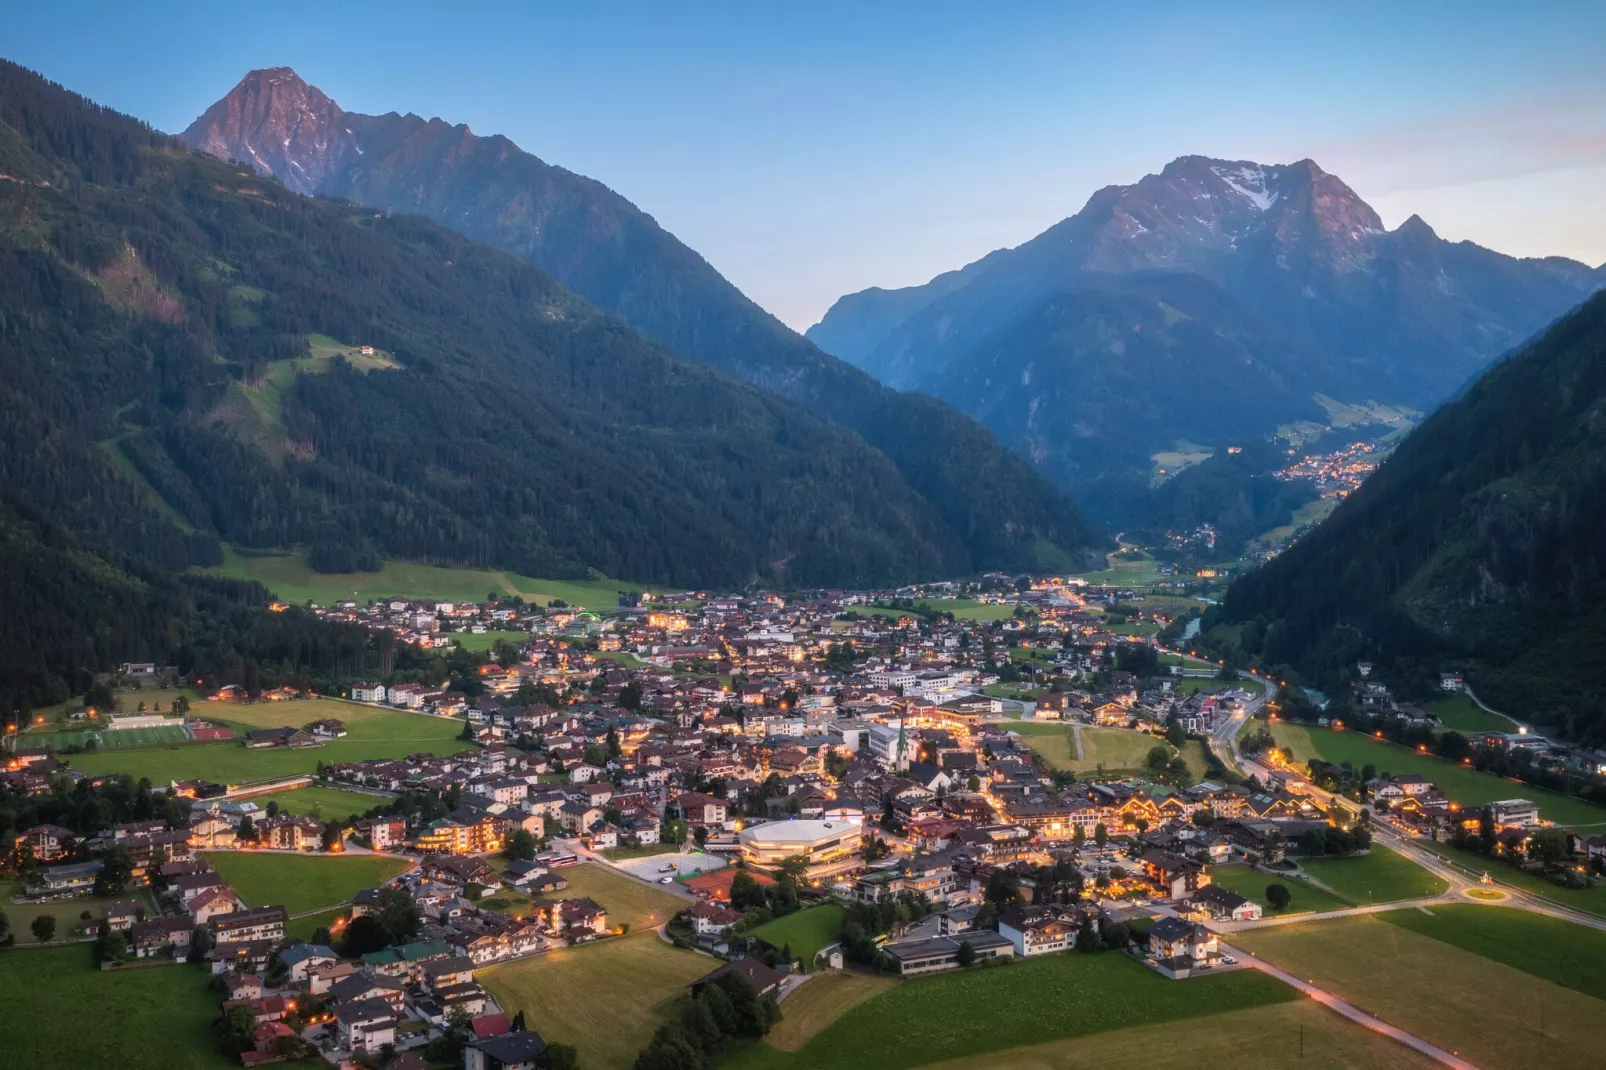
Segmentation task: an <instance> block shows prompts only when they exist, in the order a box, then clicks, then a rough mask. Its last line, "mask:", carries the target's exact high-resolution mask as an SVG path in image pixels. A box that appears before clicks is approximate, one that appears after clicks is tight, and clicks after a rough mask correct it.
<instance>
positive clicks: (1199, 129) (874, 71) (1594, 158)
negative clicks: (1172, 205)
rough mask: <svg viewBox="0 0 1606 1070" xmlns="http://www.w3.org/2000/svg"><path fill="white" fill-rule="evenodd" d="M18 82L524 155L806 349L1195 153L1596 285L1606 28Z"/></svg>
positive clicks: (10, 53)
mask: <svg viewBox="0 0 1606 1070" xmlns="http://www.w3.org/2000/svg"><path fill="white" fill-rule="evenodd" d="M1302 7H1308V8H1312V9H1314V10H1298V9H1299V8H1302ZM1119 8H1130V9H1131V10H1130V11H1121V10H1119ZM1139 11H1141V14H1139V13H1138V12H1139ZM0 55H4V56H5V57H6V58H8V59H12V60H15V61H17V62H20V63H23V64H26V65H28V66H30V67H34V68H36V69H39V70H41V71H43V72H44V73H45V74H47V75H48V76H50V77H51V78H53V79H55V80H56V81H59V82H62V83H63V84H65V85H67V86H68V87H69V88H72V89H74V90H77V91H79V92H82V93H85V94H87V95H89V96H91V97H93V98H95V99H96V100H98V101H100V102H101V103H104V104H107V105H110V106H112V107H115V108H118V109H119V110H122V111H126V112H130V113H132V114H134V115H138V116H140V117H141V118H143V119H146V120H148V121H149V122H151V123H152V124H154V125H156V126H158V127H160V128H162V129H166V130H171V131H177V130H180V129H182V128H183V127H185V126H186V125H188V124H189V122H190V121H191V120H192V119H193V118H194V117H195V116H196V115H198V114H199V113H200V112H201V111H203V110H204V109H205V108H206V107H207V106H208V105H209V104H211V103H212V102H213V101H214V100H216V99H217V98H218V97H220V96H222V95H223V94H224V93H226V92H227V91H228V90H229V89H230V88H231V87H232V86H233V85H234V84H235V82H237V81H238V80H239V78H240V76H241V75H242V74H244V73H245V72H246V71H247V70H249V69H251V68H254V67H265V66H278V65H287V66H292V67H294V68H295V69H296V70H297V71H298V72H300V74H301V75H302V76H303V77H304V78H306V79H307V80H308V81H309V82H312V83H313V84H314V85H317V86H319V87H320V88H322V89H323V90H324V91H325V92H327V93H328V94H329V95H330V96H331V97H333V98H334V99H335V100H336V101H337V102H338V103H339V104H340V105H341V106H342V107H345V108H347V109H349V110H351V111H359V112H386V111H392V110H394V111H402V112H407V111H413V112H417V113H419V114H421V115H424V116H435V115H439V116H441V117H442V118H444V119H447V120H449V121H452V122H466V123H468V124H469V125H470V126H471V127H473V128H474V129H475V130H476V131H478V132H480V133H503V134H506V135H508V136H509V137H511V138H512V139H513V140H514V141H516V142H517V143H518V144H519V145H520V146H521V147H522V148H524V149H526V150H528V151H530V152H533V153H535V154H536V155H538V156H540V157H542V158H543V159H545V160H547V161H549V162H552V163H556V164H560V165H562V166H564V167H567V168H569V169H570V170H574V171H578V172H581V173H583V174H587V175H590V176H592V177H594V178H597V179H600V180H601V181H603V182H605V183H607V184H608V185H610V186H612V187H613V188H614V189H616V190H618V191H619V192H620V193H623V194H624V195H625V196H627V197H629V198H630V199H631V200H633V201H634V202H635V203H636V204H638V205H640V206H641V207H642V208H643V209H645V210H646V211H648V212H650V213H652V214H653V215H654V216H655V217H656V218H657V219H658V220H659V222H660V223H662V224H663V225H664V226H666V227H668V228H669V229H670V230H672V231H674V232H675V233H676V234H677V235H679V236H680V237H681V238H682V239H683V240H684V241H686V242H687V243H688V244H690V245H691V246H692V247H693V248H695V249H697V250H698V251H699V252H701V253H702V254H703V255H704V256H705V257H707V258H708V260H709V261H710V262H711V263H713V264H714V266H715V267H717V268H718V269H720V271H722V272H723V273H724V274H725V275H726V276H727V277H729V278H730V279H731V280H732V281H733V282H735V283H736V284H737V285H738V286H740V287H741V288H742V289H743V290H745V291H746V292H747V293H748V294H749V296H751V297H753V298H754V299H755V300H756V301H758V302H759V303H760V304H762V305H764V306H765V307H766V308H768V309H770V310H771V311H773V312H774V313H776V314H777V315H778V316H780V317H781V318H782V319H784V320H786V321H787V322H788V323H791V324H792V325H793V326H797V327H800V328H801V327H804V326H807V325H808V324H809V323H812V322H813V321H814V320H816V319H818V318H819V316H820V315H821V314H822V313H823V312H824V311H825V309H826V308H827V307H828V306H829V305H830V303H831V301H832V300H834V299H835V298H836V297H837V296H838V295H840V294H842V293H844V292H849V291H852V290H857V289H861V288H863V287H865V286H871V285H882V286H902V285H910V284H913V283H918V282H923V281H925V280H926V279H927V278H929V277H930V276H932V275H934V274H937V273H938V272H941V271H944V270H948V269H950V268H954V267H957V266H959V265H960V264H963V263H965V262H967V261H969V260H973V259H975V258H976V257H978V256H981V255H983V254H984V253H986V252H988V251H989V250H991V249H994V248H997V247H999V246H1004V245H1014V244H1018V243H1019V242H1021V241H1024V240H1026V239H1027V238H1029V237H1031V236H1032V235H1033V234H1036V233H1037V232H1039V231H1041V230H1043V229H1044V228H1045V227H1047V226H1049V225H1051V224H1052V223H1054V222H1056V221H1058V220H1059V219H1061V218H1063V217H1065V216H1067V215H1070V214H1072V213H1074V212H1075V211H1076V210H1077V209H1078V208H1080V207H1081V205H1082V204H1083V202H1084V201H1085V200H1086V199H1087V197H1088V195H1089V194H1090V193H1091V192H1092V191H1093V190H1095V189H1097V188H1098V187H1100V186H1103V185H1107V184H1111V183H1124V182H1131V181H1134V180H1136V179H1137V178H1139V177H1141V176H1142V175H1143V174H1145V173H1148V172H1153V171H1158V170H1159V169H1160V168H1161V167H1163V166H1164V165H1165V164H1166V162H1167V161H1169V160H1171V159H1173V158H1174V157H1176V156H1180V155H1184V154H1187V153H1200V154H1206V155H1212V156H1222V157H1228V158H1234V159H1237V158H1244V159H1254V160H1258V161H1261V162H1264V163H1282V162H1288V161H1291V160H1295V159H1299V158H1301V157H1305V156H1309V157H1311V158H1313V159H1315V160H1316V161H1317V162H1318V163H1319V164H1321V165H1322V166H1323V167H1324V168H1326V169H1327V170H1328V171H1331V172H1334V173H1336V174H1338V175H1339V176H1341V177H1343V178H1344V179H1345V180H1346V181H1347V182H1349V184H1350V185H1351V186H1353V187H1354V188H1355V189H1356V190H1357V192H1359V193H1360V194H1361V196H1363V197H1364V198H1366V199H1367V200H1368V201H1369V202H1370V203H1371V204H1372V205H1373V206H1374V207H1375V208H1377V210H1378V211H1379V212H1380V213H1381V214H1382V216H1383V217H1384V220H1385V221H1386V222H1387V223H1388V224H1389V225H1390V226H1395V225H1398V223H1400V222H1401V221H1402V220H1404V219H1405V218H1406V217H1407V216H1409V215H1411V214H1412V213H1413V212H1415V213H1418V214H1420V215H1421V216H1422V217H1423V218H1425V219H1426V220H1427V221H1428V222H1429V223H1430V224H1432V225H1433V226H1434V227H1435V228H1436V229H1437V230H1438V231H1439V233H1440V234H1442V235H1444V236H1445V237H1448V238H1454V239H1462V238H1465V239H1471V240H1474V241H1477V242H1480V243H1482V244H1485V245H1489V246H1491V247H1493V248H1496V249H1500V250H1502V251H1505V252H1510V253H1513V254H1517V255H1525V256H1532V255H1544V254H1562V255H1569V256H1573V257H1576V258H1578V259H1582V260H1586V261H1588V262H1589V263H1591V264H1598V263H1601V262H1602V261H1606V208H1603V206H1602V203H1601V192H1602V191H1603V190H1606V63H1602V62H1601V56H1602V55H1606V4H1603V3H1598V2H1596V3H1587V4H1585V3H1577V4H1561V3H1543V2H1528V3H1522V4H1511V3H1498V4H1496V3H1481V2H1476V0H1466V2H1459V3H1451V2H1449V0H1442V2H1424V3H1400V2H1396V3H1389V4H1370V3H1363V2H1351V3H1345V4H1323V5H1300V4H1288V3H1286V2H1284V3H1279V4H1267V5H1258V4H1210V5H1206V4H1188V5H1175V6H1171V5H1167V4H1164V3H1152V4H1145V5H1099V6H1097V7H1095V6H1094V5H1088V4H1075V3H1061V4H1050V5H1037V4H1029V3H1001V4H965V5H960V4H945V3H940V2H937V3H924V4H874V5H872V4H846V3H844V4H835V3H812V4H785V3H758V4H711V3H695V2H691V0H684V2H680V3H670V4H665V3H654V4H623V3H621V4H605V3H595V2H593V3H586V4H572V5H560V4H541V5H536V4H522V3H521V4H512V3H508V4H492V3H481V4H474V3H454V4H450V5H446V4H438V3H437V4H416V5H415V4H409V3H405V2H393V3H388V4H373V5H363V4H358V3H341V4H333V3H323V4H301V3H296V2H293V0H283V2H277V3H273V4H249V5H247V4H205V5H201V4H163V3H159V2H157V3H142V4H137V5H135V4H125V3H118V4H112V3H99V2H96V0H88V2H84V3H79V4H73V5H31V6H30V7H28V8H27V9H19V10H14V11H11V12H8V14H7V16H6V20H5V30H4V32H3V34H0Z"/></svg>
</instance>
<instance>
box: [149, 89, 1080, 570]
mask: <svg viewBox="0 0 1606 1070" xmlns="http://www.w3.org/2000/svg"><path fill="white" fill-rule="evenodd" d="M181 136H182V138H183V140H184V142H185V143H186V144H188V145H190V146H191V147H193V148H197V149H200V150H202V151H205V152H208V153H210V154H212V155H214V156H219V157H224V158H228V159H234V160H239V161H242V162H245V163H248V164H250V165H251V166H252V167H255V168H256V169H257V170H258V171H259V172H261V173H263V174H265V175H273V176H275V177H277V178H278V179H279V180H280V181H281V182H284V183H285V184H286V185H288V186H290V187H292V188H294V189H297V190H300V191H302V192H306V193H315V194H318V195H323V196H333V197H344V198H348V199H350V200H353V201H356V202H358V203H361V204H366V205H371V206H374V207H376V208H381V209H385V210H389V211H396V212H410V213H416V214H419V215H424V216H427V217H429V218H431V219H434V220H435V221H437V222H439V223H442V224H444V225H446V226H448V227H450V228H452V229H453V230H456V231H458V232H459V233H461V234H464V235H466V236H468V237H470V238H473V239H474V240H476V241H481V242H485V243H487V244H490V245H495V246H497V247H499V248H501V249H504V250H507V251H508V252H511V253H513V254H515V255H517V256H519V257H521V258H523V259H525V260H528V261H530V262H531V263H534V264H537V265H539V266H540V267H542V268H545V269H546V270H547V271H549V272H551V273H552V274H553V275H554V276H556V277H557V279H558V281H559V282H562V283H563V284H564V285H565V286H567V287H568V288H569V289H571V290H574V291H575V292H576V293H578V294H580V295H581V296H582V297H584V298H586V299H587V300H589V301H591V302H592V303H594V304H597V305H600V306H601V307H603V308H605V309H608V310H609V311H611V312H614V313H617V314H618V315H620V316H622V317H623V318H624V319H625V320H627V321H628V322H629V323H630V324H631V326H633V327H635V328H637V329H638V330H640V331H642V332H643V333H645V334H647V335H649V336H650V337H652V338H654V339H656V340H657V341H659V342H661V343H663V344H665V345H667V346H669V347H670V348H671V349H673V350H675V351H676V352H677V353H679V354H680V355H681V356H683V357H686V358H688V359H690V360H695V361H700V362H703V363H707V364H712V365H714V366H716V367H718V368H721V369H723V370H725V371H727V372H730V373H732V374H734V375H736V376H737V377H739V378H741V379H745V380H746V381H748V382H750V383H753V384H754V385H757V386H759V387H761V388H763V389H765V390H768V391H770V392H772V393H775V394H778V395H780V396H781V397H783V398H785V399H787V400H788V401H791V402H793V403H795V404H797V405H799V406H801V407H803V408H804V409H807V410H808V411H810V412H811V413H813V414H815V415H817V416H821V417H824V418H826V419H828V420H831V421H833V422H835V423H838V424H841V425H843V426H845V427H848V428H850V429H851V430H853V431H855V432H856V433H858V434H859V435H860V436H861V437H863V438H864V439H865V441H867V442H869V443H870V445H871V446H873V447H875V448H876V449H877V450H878V451H880V452H881V453H882V454H884V455H885V456H886V457H887V458H889V459H890V460H891V461H892V463H893V464H894V465H896V467H897V469H898V471H899V472H900V473H901V474H902V476H903V478H904V479H905V480H906V481H907V482H908V484H909V485H910V486H911V487H912V488H914V489H915V490H916V491H917V492H918V493H919V494H921V495H922V496H924V497H925V498H926V500H927V501H928V502H930V504H931V506H932V507H933V508H934V509H935V510H936V512H937V513H938V514H939V515H940V516H941V517H942V519H943V521H944V523H945V524H946V525H947V526H948V527H949V528H951V529H952V530H954V531H957V532H961V533H963V538H964V541H965V546H966V550H967V552H968V554H969V565H970V566H972V567H974V568H977V569H992V568H999V569H1026V568H1044V569H1053V568H1062V567H1066V566H1069V565H1072V564H1079V563H1083V562H1085V561H1087V560H1089V559H1090V556H1096V555H1095V551H1094V549H1093V548H1095V547H1097V546H1101V545H1102V544H1103V537H1102V536H1101V535H1099V534H1098V533H1097V532H1096V531H1094V530H1093V529H1092V528H1091V527H1089V525H1087V523H1086V522H1085V521H1084V520H1083V519H1082V517H1081V516H1080V514H1078V513H1077V511H1076V509H1075V507H1074V506H1072V505H1071V504H1070V502H1069V501H1068V500H1067V499H1066V498H1065V497H1064V496H1063V495H1062V494H1061V493H1059V492H1057V491H1055V490H1054V488H1053V487H1052V486H1050V485H1049V484H1048V483H1047V482H1046V481H1045V480H1044V479H1043V477H1042V476H1041V475H1040V474H1039V473H1037V472H1034V471H1033V470H1032V468H1031V467H1030V466H1029V465H1028V464H1027V463H1025V462H1024V461H1023V460H1022V459H1021V458H1019V457H1017V456H1015V455H1014V454H1012V453H1010V451H1008V450H1007V449H1005V448H1004V447H1003V446H1002V445H1001V444H1000V443H999V442H998V441H997V440H996V439H995V438H994V437H993V435H992V434H990V433H989V432H988V431H986V430H985V429H984V428H982V427H980V426H979V425H978V424H976V423H975V422H974V421H972V420H971V419H969V418H968V417H966V416H964V415H962V414H960V413H959V412H957V411H955V410H954V409H952V408H950V407H949V406H947V405H945V404H943V403H941V402H939V401H936V400H933V399H932V398H930V397H925V396H919V395H905V394H900V393H898V392H896V391H893V390H889V389H887V388H886V387H883V386H881V385H880V384H878V383H877V382H876V381H875V380H874V379H873V378H872V377H870V376H869V375H867V374H865V373H864V372H862V371H860V370H858V369H856V368H854V367H852V366H851V365H849V364H847V363H845V362H843V361H841V360H838V359H837V358H835V357H832V356H829V355H827V354H826V353H824V352H822V351H821V350H820V349H818V348H817V347H816V346H814V345H813V344H812V343H810V342H808V341H806V340H805V339H804V338H802V337H801V336H800V335H798V334H796V333H795V332H793V331H791V330H790V329H788V328H787V327H786V326H785V325H784V324H782V323H781V322H780V321H778V320H776V319H775V318H774V317H773V316H770V315H769V314H768V313H767V312H765V311H764V310H763V309H761V308H759V307H758V306H757V305H755V304H754V303H753V302H752V301H750V300H748V299H747V297H746V296H744V295H743V294H742V293H741V292H740V291H739V290H737V289H736V287H734V286H732V285H731V284H730V282H729V281H727V280H726V279H725V278H723V277H722V276H721V275H720V274H719V273H718V272H717V271H715V270H714V269H713V268H712V267H711V266H709V264H708V263H707V262H706V261H705V260H703V258H702V257H700V256H699V255H698V254H697V253H696V252H694V251H693V250H692V249H690V248H688V247H687V246H685V245H684V244H682V243H681V242H680V241H679V240H677V239H676V238H675V236H674V235H672V234H670V233H668V232H667V231H665V230H664V229H663V228H661V227H659V226H658V224H657V223H656V222H655V221H654V220H653V219H652V217H651V216H649V215H647V214H646V213H644V212H642V211H641V210H640V209H638V208H637V207H636V206H635V205H633V204H631V203H630V202H629V201H628V200H626V199H625V198H623V197H621V196H620V195H618V194H617V193H615V192H614V191H612V190H610V189H609V188H608V187H606V186H604V185H602V184H601V183H600V182H596V181H593V180H592V179H589V178H586V177H584V176H582V175H577V174H574V173H573V172H571V171H566V170H564V169H563V168H561V167H555V166H552V165H550V164H547V163H545V162H543V161H542V160H540V159H537V158H536V157H535V156H532V155H530V154H529V153H527V152H524V151H522V150H521V149H519V147H518V146H517V145H515V144H514V143H513V142H511V141H509V140H508V139H507V138H505V137H500V136H491V137H481V136H479V135H476V134H475V133H474V132H473V131H471V130H470V129H469V128H468V127H467V126H462V125H458V126H453V125H450V124H448V123H445V122H443V121H441V120H440V119H428V120H426V119H422V118H420V117H419V116H417V115H397V114H396V113H394V112H392V113H389V114H386V115H377V116H374V115H359V114H356V113H352V112H346V111H343V110H341V109H340V108H339V106H338V105H336V104H335V103H334V102H333V101H331V100H330V99H329V98H328V97H327V96H325V95H324V94H323V93H321V92H319V91H318V90H317V89H315V88H313V87H311V86H309V85H307V84H306V83H305V82H304V81H302V80H301V79H300V78H299V77H297V76H296V75H295V73H294V72H293V71H290V70H288V69H286V68H274V69H271V70H264V71H253V72H251V73H250V74H248V75H246V77H245V78H244V79H243V80H242V81H241V82H240V84H239V85H237V86H236V87H235V88H234V89H233V90H232V91H231V92H230V93H229V94H228V96H226V97H224V98H223V99H222V100H220V101H218V102H217V103H216V104H215V105H213V106H212V107H211V108H209V109H207V111H206V113H205V114H204V115H202V116H201V117H200V118H199V119H197V120H196V121H195V122H194V123H193V124H191V126H190V127H189V129H188V130H186V131H185V132H184V133H183V134H182V135H181Z"/></svg>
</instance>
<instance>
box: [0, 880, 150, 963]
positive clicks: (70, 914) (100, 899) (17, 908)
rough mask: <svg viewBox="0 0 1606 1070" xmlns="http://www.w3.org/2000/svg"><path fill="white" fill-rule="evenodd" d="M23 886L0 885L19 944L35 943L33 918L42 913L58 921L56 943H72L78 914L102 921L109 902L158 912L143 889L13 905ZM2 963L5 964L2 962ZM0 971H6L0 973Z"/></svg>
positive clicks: (4, 907)
mask: <svg viewBox="0 0 1606 1070" xmlns="http://www.w3.org/2000/svg"><path fill="white" fill-rule="evenodd" d="M21 890H22V889H21V886H20V885H19V884H18V883H16V882H14V881H5V882H0V910H3V911H5V912H6V917H7V918H8V919H10V921H11V935H13V936H15V937H16V938H17V943H18V944H32V943H34V942H35V941H34V938H33V929H32V928H31V926H32V925H33V919H35V918H37V917H39V916H40V915H41V914H49V915H50V916H52V917H53V918H55V919H56V935H55V936H54V937H53V938H52V939H55V940H71V939H73V938H74V933H73V930H74V929H76V928H77V927H78V926H79V925H81V924H83V921H82V919H80V918H79V915H80V914H82V913H83V912H84V911H86V910H87V911H89V913H90V914H92V915H93V916H94V919H95V920H96V921H99V920H100V908H101V907H103V906H105V905H106V904H108V903H115V902H118V901H119V900H122V899H133V900H136V901H137V902H141V903H144V904H145V909H146V910H147V911H148V912H149V913H151V914H155V913H156V907H155V906H154V905H153V904H152V903H151V898H150V894H149V893H148V892H147V891H146V890H145V889H144V888H131V889H129V890H128V891H126V892H124V893H123V894H122V895H111V896H100V895H83V896H78V897H77V898H75V899H62V900H57V901H56V902H54V903H33V902H29V903H13V902H12V901H11V897H12V896H14V895H17V894H18V893H19V892H20V891H21ZM0 961H4V960H3V959H0ZM0 972H4V971H3V970H0Z"/></svg>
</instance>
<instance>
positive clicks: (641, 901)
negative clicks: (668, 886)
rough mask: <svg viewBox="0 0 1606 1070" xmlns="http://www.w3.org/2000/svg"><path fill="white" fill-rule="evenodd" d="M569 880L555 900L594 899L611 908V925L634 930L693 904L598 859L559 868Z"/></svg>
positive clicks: (662, 921) (664, 919)
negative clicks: (624, 925) (625, 926)
mask: <svg viewBox="0 0 1606 1070" xmlns="http://www.w3.org/2000/svg"><path fill="white" fill-rule="evenodd" d="M557 873H558V875H559V876H561V877H563V878H564V879H565V880H567V881H568V882H569V886H568V887H567V888H565V889H564V890H563V891H561V892H555V893H553V898H556V899H577V898H579V897H581V896H584V897H586V898H587V899H594V900H596V901H597V902H598V903H601V904H602V906H603V907H604V908H605V909H606V910H607V911H608V926H609V927H610V928H617V927H618V926H619V925H621V924H628V925H629V926H630V928H631V929H632V930H636V929H646V928H650V927H652V926H654V925H662V924H663V923H664V922H666V921H668V920H669V919H670V918H672V917H674V916H675V915H676V914H678V913H680V912H681V911H682V910H685V909H686V908H687V907H688V906H690V905H691V901H690V900H687V899H682V898H681V897H680V896H678V895H671V894H670V893H668V892H665V891H661V890H659V889H658V888H656V887H654V886H653V885H650V884H643V883H642V882H641V881H638V880H636V879H635V878H634V877H626V876H624V875H623V874H620V873H615V872H614V871H613V870H611V869H609V868H608V867H607V866H601V865H598V864H597V863H595V862H582V863H580V864H579V865H578V866H569V867H567V868H565V869H561V870H558V871H557Z"/></svg>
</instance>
